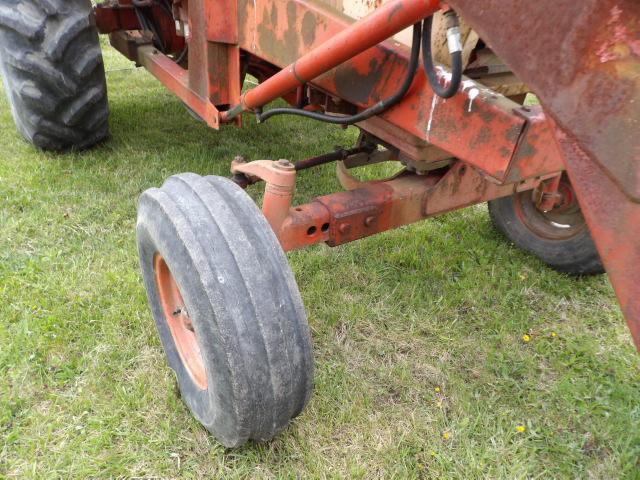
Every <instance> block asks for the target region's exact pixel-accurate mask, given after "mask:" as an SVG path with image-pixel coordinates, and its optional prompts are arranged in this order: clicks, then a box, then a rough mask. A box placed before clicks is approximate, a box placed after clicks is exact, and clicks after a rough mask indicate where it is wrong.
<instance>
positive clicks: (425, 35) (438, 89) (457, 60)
mask: <svg viewBox="0 0 640 480" xmlns="http://www.w3.org/2000/svg"><path fill="white" fill-rule="evenodd" d="M449 15H454V16H455V13H453V12H452V13H450V14H449ZM454 21H455V24H456V25H455V26H458V17H457V16H455V20H454ZM432 27H433V16H431V17H429V18H427V19H426V20H425V21H424V29H423V31H422V61H423V63H424V71H425V72H426V73H427V78H429V83H430V84H431V88H432V89H433V91H434V92H435V93H436V95H438V96H439V97H442V98H451V97H453V96H454V95H455V94H456V93H458V89H459V88H460V83H461V82H462V51H457V52H452V53H451V82H450V83H449V85H446V86H443V85H442V84H440V80H439V79H438V74H437V73H436V69H435V66H434V65H433V57H432V55H431V30H432Z"/></svg>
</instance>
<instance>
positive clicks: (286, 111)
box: [257, 22, 422, 125]
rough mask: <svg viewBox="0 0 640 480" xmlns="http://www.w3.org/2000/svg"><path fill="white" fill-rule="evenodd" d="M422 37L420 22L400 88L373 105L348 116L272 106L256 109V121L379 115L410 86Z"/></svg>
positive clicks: (354, 119) (350, 120) (345, 121)
mask: <svg viewBox="0 0 640 480" xmlns="http://www.w3.org/2000/svg"><path fill="white" fill-rule="evenodd" d="M421 37H422V25H421V23H420V22H418V23H416V24H414V25H413V40H412V42H411V55H410V57H409V66H408V70H407V76H406V77H405V79H404V82H403V83H402V86H401V87H400V89H399V90H398V91H397V92H396V93H394V94H393V95H392V96H390V97H389V98H386V99H384V100H381V101H379V102H378V103H376V104H375V105H374V106H372V107H369V108H367V109H366V110H363V111H362V112H360V113H357V114H355V115H350V116H336V115H327V114H325V113H317V112H310V111H308V110H303V109H301V108H273V109H271V110H268V111H266V112H264V113H262V112H260V111H257V117H258V122H265V121H267V120H268V119H269V118H271V117H273V116H275V115H298V116H300V117H306V118H311V119H313V120H319V121H321V122H327V123H335V124H337V125H351V124H354V123H358V122H362V121H363V120H367V119H368V118H371V117H373V116H374V115H380V114H381V113H382V112H384V111H385V110H388V109H389V108H391V107H393V106H394V105H396V104H397V103H398V102H400V100H402V99H403V98H404V96H405V95H406V94H407V92H408V91H409V88H411V84H412V83H413V79H414V78H415V76H416V72H417V71H418V63H419V60H420V38H421Z"/></svg>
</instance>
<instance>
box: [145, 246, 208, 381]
mask: <svg viewBox="0 0 640 480" xmlns="http://www.w3.org/2000/svg"><path fill="white" fill-rule="evenodd" d="M153 269H154V271H155V274H156V275H155V276H156V286H157V288H158V296H159V298H160V305H162V310H163V313H164V317H165V321H166V322H167V325H168V326H169V331H170V332H171V336H172V337H173V341H174V343H175V345H176V350H178V354H179V355H180V358H181V359H182V363H183V364H184V366H185V367H186V369H187V372H188V373H189V375H190V376H191V379H192V380H193V382H194V383H195V384H196V385H198V387H199V388H200V389H202V390H205V389H206V388H207V385H208V380H207V372H206V369H205V367H204V360H203V358H202V353H201V352H200V345H199V344H198V339H197V337H196V332H195V329H194V326H193V323H192V322H191V318H190V317H189V312H188V310H187V306H186V304H185V302H184V299H183V298H182V294H181V293H180V289H179V288H178V284H177V282H176V279H175V278H174V277H173V274H172V273H171V270H170V269H169V266H168V265H167V263H166V261H165V259H164V257H163V256H162V255H160V254H159V253H156V254H155V256H154V258H153Z"/></svg>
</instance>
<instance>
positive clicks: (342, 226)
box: [338, 223, 351, 235]
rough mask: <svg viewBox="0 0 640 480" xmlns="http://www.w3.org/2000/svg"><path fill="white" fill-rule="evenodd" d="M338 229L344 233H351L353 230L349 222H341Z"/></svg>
mask: <svg viewBox="0 0 640 480" xmlns="http://www.w3.org/2000/svg"><path fill="white" fill-rule="evenodd" d="M338 231H339V232H340V233H342V234H343V235H344V234H347V233H349V232H350V231H351V225H349V224H348V223H341V224H340V225H339V226H338Z"/></svg>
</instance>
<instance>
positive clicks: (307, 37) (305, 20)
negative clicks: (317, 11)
mask: <svg viewBox="0 0 640 480" xmlns="http://www.w3.org/2000/svg"><path fill="white" fill-rule="evenodd" d="M315 40H316V16H315V15H314V14H313V13H311V12H310V11H307V12H306V13H305V14H304V17H302V41H303V42H304V44H305V46H306V47H310V46H311V45H313V42H315Z"/></svg>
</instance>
